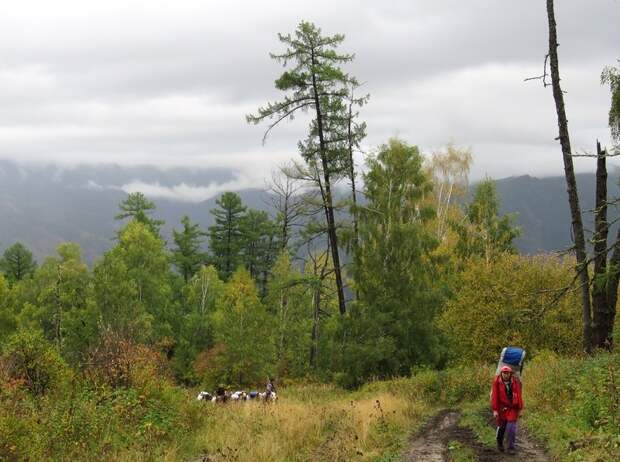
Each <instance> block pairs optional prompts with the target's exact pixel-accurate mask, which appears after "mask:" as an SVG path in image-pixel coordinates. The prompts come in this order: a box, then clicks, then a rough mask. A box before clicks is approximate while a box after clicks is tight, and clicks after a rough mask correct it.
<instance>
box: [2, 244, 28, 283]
mask: <svg viewBox="0 0 620 462" xmlns="http://www.w3.org/2000/svg"><path fill="white" fill-rule="evenodd" d="M36 267H37V263H36V261H35V260H34V257H33V256H32V252H31V251H30V250H28V248H26V246H25V245H24V244H22V243H21V242H16V243H15V244H13V245H12V246H11V247H9V248H7V249H6V250H5V251H4V254H3V256H2V258H0V272H2V273H4V275H5V277H6V278H7V280H8V281H10V282H16V281H21V280H22V279H24V278H26V277H29V276H32V274H33V273H34V270H35V269H36Z"/></svg>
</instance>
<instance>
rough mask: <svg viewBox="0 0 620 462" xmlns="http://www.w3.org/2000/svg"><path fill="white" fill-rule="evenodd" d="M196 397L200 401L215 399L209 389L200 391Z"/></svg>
mask: <svg viewBox="0 0 620 462" xmlns="http://www.w3.org/2000/svg"><path fill="white" fill-rule="evenodd" d="M196 399H197V400H198V401H211V400H213V396H212V395H211V393H209V392H208V391H201V392H200V393H198V397H197V398H196Z"/></svg>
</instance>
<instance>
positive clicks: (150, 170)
mask: <svg viewBox="0 0 620 462" xmlns="http://www.w3.org/2000/svg"><path fill="white" fill-rule="evenodd" d="M608 182H609V193H610V197H617V196H620V188H619V187H618V185H617V183H618V175H617V174H610V175H609V181H608ZM578 184H579V193H580V199H581V205H582V209H584V210H587V209H592V208H593V206H594V187H595V182H594V174H592V173H583V174H579V175H578ZM254 185H255V183H252V182H251V181H250V180H249V179H247V178H243V177H242V176H239V175H236V174H235V173H233V172H231V171H230V170H229V169H214V168H212V169H189V168H174V169H166V170H161V169H158V168H155V167H146V166H145V167H120V166H117V165H87V166H79V167H75V168H71V169H65V168H60V167H57V166H37V165H35V164H32V165H27V164H25V165H24V164H15V163H12V162H9V161H0V217H1V218H0V250H2V251H3V250H4V248H6V247H8V246H9V245H11V244H13V243H14V242H16V241H21V242H23V243H24V244H25V245H27V246H28V247H29V248H30V249H31V250H32V251H33V252H34V254H35V256H36V257H37V259H38V260H41V259H42V258H44V257H45V256H46V255H52V254H54V253H55V248H56V246H57V245H58V244H59V243H61V242H66V241H71V242H77V243H78V244H80V246H81V247H82V249H83V252H84V256H85V258H86V259H87V261H89V262H92V261H94V260H95V259H96V257H97V256H99V255H101V254H102V253H103V252H105V251H106V250H107V249H108V248H110V247H111V246H112V245H113V241H112V239H113V236H114V235H115V230H117V229H118V228H119V227H120V226H122V223H121V222H119V221H117V220H115V219H114V216H115V215H116V214H117V213H118V204H119V203H120V202H121V201H122V200H123V199H124V198H125V197H126V196H127V193H128V192H134V191H141V192H143V193H144V194H145V195H146V196H147V197H148V198H149V199H151V200H153V201H154V202H155V204H156V205H157V210H156V213H155V214H156V216H157V217H158V218H160V219H163V220H165V222H166V224H165V226H164V227H163V229H162V233H163V236H164V238H165V239H166V240H168V242H170V241H171V240H172V239H171V233H172V231H171V230H172V229H173V228H177V229H179V228H180V226H181V225H180V220H181V218H182V216H183V215H185V214H187V215H189V216H190V217H191V218H192V220H193V221H195V222H198V223H200V225H201V226H202V227H204V228H207V227H208V226H210V225H211V224H212V217H211V214H210V213H209V210H211V209H212V208H214V207H215V199H216V198H217V197H218V196H219V195H220V194H221V193H222V192H224V191H236V192H238V193H239V194H240V195H241V197H242V199H243V201H244V203H245V204H246V205H247V206H249V207H252V208H257V209H265V210H268V206H267V203H268V197H267V194H266V193H265V192H263V191H261V190H260V189H256V188H255V187H251V186H254ZM497 188H498V192H499V194H500V197H501V201H502V204H501V210H502V213H516V214H517V223H518V225H519V226H520V227H521V228H522V235H521V237H520V238H519V239H518V240H517V246H518V248H519V250H520V251H522V252H525V253H535V252H539V251H554V250H559V249H563V248H566V247H568V246H569V245H570V214H569V210H568V203H567V199H566V186H565V182H564V178H563V177H548V178H534V177H531V176H519V177H511V178H504V179H499V180H497ZM619 213H620V210H616V209H614V208H613V207H611V208H610V211H609V216H610V219H613V218H614V217H615V216H617V215H618V214H619ZM585 222H586V227H587V228H589V229H592V228H593V226H592V225H591V223H592V217H591V215H590V214H587V215H586V217H585ZM612 233H615V229H614V230H612ZM614 235H615V234H614Z"/></svg>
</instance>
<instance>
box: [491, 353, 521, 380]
mask: <svg viewBox="0 0 620 462" xmlns="http://www.w3.org/2000/svg"><path fill="white" fill-rule="evenodd" d="M524 360H525V350H524V349H523V348H519V347H512V346H509V347H506V348H504V349H503V350H502V352H501V354H500V356H499V362H498V363H497V370H496V371H495V375H499V371H500V369H501V368H502V367H504V366H509V367H510V368H511V369H512V373H513V374H514V375H515V376H516V377H517V378H519V379H521V374H523V361H524Z"/></svg>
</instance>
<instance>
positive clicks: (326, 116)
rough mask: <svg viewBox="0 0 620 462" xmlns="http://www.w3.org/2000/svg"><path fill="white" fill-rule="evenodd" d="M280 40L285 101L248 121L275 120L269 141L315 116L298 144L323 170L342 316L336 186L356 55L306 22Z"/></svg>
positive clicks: (279, 83) (342, 167)
mask: <svg viewBox="0 0 620 462" xmlns="http://www.w3.org/2000/svg"><path fill="white" fill-rule="evenodd" d="M278 38H279V39H280V42H282V43H283V44H284V45H285V46H286V50H285V51H284V52H283V53H280V54H277V53H272V54H271V57H272V58H273V59H274V60H276V61H278V62H281V63H283V64H284V66H288V65H289V63H290V64H291V65H290V67H289V69H288V70H286V71H285V72H284V73H283V74H282V75H281V76H280V77H279V78H278V79H277V80H276V82H275V86H276V88H277V89H278V90H281V91H283V92H285V93H286V96H285V97H284V99H283V100H282V101H278V102H275V103H268V104H267V105H266V106H264V107H261V108H259V109H258V113H257V114H255V115H248V116H247V120H248V122H250V123H255V124H257V123H260V122H263V121H265V120H268V119H271V120H272V121H271V122H270V123H269V127H268V128H267V131H266V132H265V138H266V137H267V135H268V134H269V132H270V131H271V130H272V129H273V128H274V127H275V126H277V125H278V124H279V123H280V122H282V121H283V120H287V119H290V118H292V117H293V116H294V115H295V114H296V113H298V112H299V111H311V112H312V114H313V116H312V120H311V121H310V127H309V133H308V137H307V138H306V139H305V140H303V141H301V142H300V143H299V149H300V151H301V154H302V156H303V157H304V159H305V160H306V162H307V163H308V164H309V165H312V166H314V167H315V168H317V169H318V170H319V171H320V175H321V195H322V199H323V208H324V212H325V221H326V223H327V235H328V239H329V242H330V248H331V256H332V260H333V264H334V271H335V278H336V285H337V290H338V305H339V310H340V313H341V314H344V313H345V312H346V305H345V296H344V283H343V278H342V268H341V262H340V253H339V245H338V235H337V231H336V218H335V213H334V209H335V205H334V197H333V187H334V184H335V183H336V182H337V181H338V180H339V179H341V178H343V177H344V176H346V174H347V149H346V147H347V139H346V137H344V138H343V136H342V134H343V125H344V124H346V123H347V119H346V118H343V117H341V111H342V108H343V107H346V103H345V101H346V100H347V98H348V96H349V87H350V85H355V84H356V81H355V79H353V78H352V77H350V76H349V75H348V74H347V73H345V72H344V71H343V70H342V68H341V65H342V64H345V63H347V62H350V61H351V60H352V59H353V55H351V54H340V53H338V52H337V48H338V46H339V45H340V44H341V43H342V42H343V40H344V36H343V35H340V34H336V35H333V36H323V35H322V34H321V29H319V28H318V27H316V26H315V25H314V24H312V23H310V22H305V21H302V22H301V23H300V24H299V26H298V27H297V29H296V30H295V33H294V34H293V35H291V34H286V35H284V34H278Z"/></svg>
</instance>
